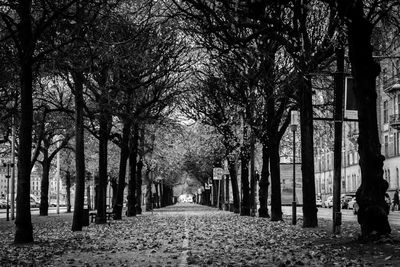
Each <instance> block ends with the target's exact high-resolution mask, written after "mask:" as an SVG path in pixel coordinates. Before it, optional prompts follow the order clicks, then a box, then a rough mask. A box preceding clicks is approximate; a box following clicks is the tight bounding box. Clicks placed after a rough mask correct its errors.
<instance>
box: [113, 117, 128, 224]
mask: <svg viewBox="0 0 400 267" xmlns="http://www.w3.org/2000/svg"><path fill="white" fill-rule="evenodd" d="M130 134H131V123H130V122H124V126H123V129H122V141H121V146H120V147H121V154H120V159H119V174H118V189H117V196H116V201H115V204H114V207H113V213H114V220H121V219H122V208H123V203H124V191H125V186H126V183H125V177H126V167H127V161H128V157H129V136H130Z"/></svg>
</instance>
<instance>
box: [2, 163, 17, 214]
mask: <svg viewBox="0 0 400 267" xmlns="http://www.w3.org/2000/svg"><path fill="white" fill-rule="evenodd" d="M3 166H4V167H7V174H6V179H7V196H6V202H7V203H6V208H7V221H9V220H10V205H9V203H10V196H9V195H10V178H11V175H10V168H11V167H14V164H13V163H3Z"/></svg>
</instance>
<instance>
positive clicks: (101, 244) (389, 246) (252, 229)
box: [0, 204, 400, 266]
mask: <svg viewBox="0 0 400 267" xmlns="http://www.w3.org/2000/svg"><path fill="white" fill-rule="evenodd" d="M32 221H33V226H34V239H35V242H34V243H33V244H28V245H23V246H16V245H13V244H12V241H13V238H14V227H13V222H6V221H5V220H3V219H2V220H0V231H1V232H0V266H299V265H304V266H321V265H322V266H325V265H330V266H332V265H338V266H345V265H353V266H354V265H360V266H376V265H382V266H383V265H385V266H396V265H399V264H400V253H399V250H400V247H399V243H400V242H399V240H400V239H399V238H398V236H399V233H398V229H393V232H394V237H395V238H393V239H390V240H389V239H387V240H380V241H379V243H377V244H368V245H362V244H359V243H358V242H356V241H355V240H356V237H357V233H358V232H359V228H358V225H357V224H351V223H344V224H343V227H342V229H343V234H342V235H341V236H337V237H333V236H332V235H331V233H330V231H331V229H330V226H329V223H328V222H327V221H323V220H322V221H321V220H320V227H319V228H315V229H303V228H301V218H300V219H299V223H298V225H296V226H293V225H290V223H291V219H290V217H288V216H285V222H270V221H269V220H268V219H263V218H257V217H242V216H239V215H237V214H233V213H230V212H227V211H220V210H217V209H215V208H210V207H205V206H200V205H196V204H177V205H174V206H170V207H166V208H162V209H158V210H155V211H154V212H153V213H152V212H144V214H143V215H139V216H137V217H130V218H127V217H125V216H124V217H123V220H121V221H110V222H109V223H107V224H104V225H96V224H93V223H92V224H90V226H89V227H84V229H83V231H82V232H72V231H71V223H72V214H65V213H64V214H60V215H56V214H54V215H53V214H52V215H50V216H48V217H39V216H35V215H34V216H32Z"/></svg>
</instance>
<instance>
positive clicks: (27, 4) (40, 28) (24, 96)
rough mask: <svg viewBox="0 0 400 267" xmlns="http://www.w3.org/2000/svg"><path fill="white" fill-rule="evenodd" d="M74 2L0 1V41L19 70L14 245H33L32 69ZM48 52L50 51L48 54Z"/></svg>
mask: <svg viewBox="0 0 400 267" xmlns="http://www.w3.org/2000/svg"><path fill="white" fill-rule="evenodd" d="M74 2H75V1H74V0H71V1H60V2H56V3H54V4H51V5H49V4H48V3H47V2H43V1H32V0H30V1H17V2H15V3H14V2H12V1H3V2H2V4H1V10H2V11H1V18H2V22H3V23H2V28H3V29H4V30H5V31H3V33H4V34H3V36H2V38H1V39H2V40H7V39H11V40H13V45H14V47H15V50H16V51H17V58H18V65H19V69H20V73H19V81H20V86H21V87H20V103H21V120H20V125H19V129H20V131H19V149H18V184H17V216H16V220H15V224H16V233H15V240H14V241H15V243H28V242H32V241H33V227H32V222H31V214H30V170H31V147H32V123H33V99H32V95H33V81H34V78H35V77H34V66H37V65H36V64H38V63H40V61H41V59H43V57H44V56H45V55H46V54H47V53H49V50H48V49H46V48H45V46H43V44H46V42H42V41H43V40H41V38H43V36H44V33H45V32H46V31H48V30H49V28H50V26H51V25H52V24H54V23H56V21H57V19H59V18H60V15H61V14H62V13H63V12H64V11H66V10H67V9H68V8H69V7H70V6H71V5H72V3H74ZM50 51H51V50H50Z"/></svg>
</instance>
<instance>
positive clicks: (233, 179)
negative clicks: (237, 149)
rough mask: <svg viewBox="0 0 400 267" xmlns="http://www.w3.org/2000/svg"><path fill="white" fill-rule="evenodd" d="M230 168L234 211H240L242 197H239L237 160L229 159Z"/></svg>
mask: <svg viewBox="0 0 400 267" xmlns="http://www.w3.org/2000/svg"><path fill="white" fill-rule="evenodd" d="M228 169H229V176H230V177H231V184H232V195H233V212H234V213H239V205H240V197H239V185H238V180H237V173H236V164H235V160H233V159H228Z"/></svg>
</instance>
